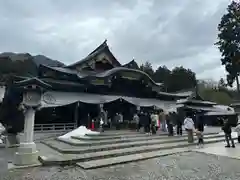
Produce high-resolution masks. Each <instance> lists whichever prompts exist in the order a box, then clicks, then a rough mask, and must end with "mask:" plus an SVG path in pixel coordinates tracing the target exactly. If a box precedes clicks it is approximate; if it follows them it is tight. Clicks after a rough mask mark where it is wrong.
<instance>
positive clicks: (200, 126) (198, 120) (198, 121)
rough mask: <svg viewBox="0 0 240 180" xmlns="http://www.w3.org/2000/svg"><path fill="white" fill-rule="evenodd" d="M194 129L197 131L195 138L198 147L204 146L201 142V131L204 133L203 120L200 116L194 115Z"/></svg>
mask: <svg viewBox="0 0 240 180" xmlns="http://www.w3.org/2000/svg"><path fill="white" fill-rule="evenodd" d="M196 129H197V132H196V134H197V137H198V145H199V146H202V145H203V144H204V141H203V131H204V118H203V116H202V115H201V114H197V115H196Z"/></svg>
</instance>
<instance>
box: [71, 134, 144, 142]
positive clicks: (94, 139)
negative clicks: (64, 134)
mask: <svg viewBox="0 0 240 180" xmlns="http://www.w3.org/2000/svg"><path fill="white" fill-rule="evenodd" d="M146 136H148V135H147V134H142V133H133V134H126V135H124V134H121V135H118V134H117V135H116V134H113V135H112V136H110V135H109V136H88V135H87V136H86V135H85V136H72V137H73V138H75V139H80V140H91V141H101V140H112V139H122V138H132V137H146Z"/></svg>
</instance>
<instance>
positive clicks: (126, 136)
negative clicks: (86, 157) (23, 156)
mask: <svg viewBox="0 0 240 180" xmlns="http://www.w3.org/2000/svg"><path fill="white" fill-rule="evenodd" d="M184 134H186V133H184ZM207 134H216V133H207ZM148 136H149V135H147V134H146V133H138V132H135V133H131V134H114V133H113V134H112V136H110V135H109V136H97V135H94V136H88V135H87V136H86V135H85V136H72V137H73V138H75V139H79V140H91V141H103V140H112V139H115V140H117V139H118V140H120V139H123V138H124V139H129V138H134V137H136V138H140V137H148ZM156 136H167V133H163V132H158V134H156Z"/></svg>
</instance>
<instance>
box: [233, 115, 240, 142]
mask: <svg viewBox="0 0 240 180" xmlns="http://www.w3.org/2000/svg"><path fill="white" fill-rule="evenodd" d="M234 131H235V132H237V136H238V143H240V119H238V124H237V126H236V127H235V129H234Z"/></svg>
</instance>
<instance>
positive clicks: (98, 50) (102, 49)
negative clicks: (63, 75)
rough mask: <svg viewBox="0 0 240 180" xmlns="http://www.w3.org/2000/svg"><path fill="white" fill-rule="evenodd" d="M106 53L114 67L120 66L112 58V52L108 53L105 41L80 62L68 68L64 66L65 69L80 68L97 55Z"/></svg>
mask: <svg viewBox="0 0 240 180" xmlns="http://www.w3.org/2000/svg"><path fill="white" fill-rule="evenodd" d="M103 52H106V53H107V54H108V55H109V56H110V57H111V58H112V59H113V61H114V63H115V64H116V66H121V64H120V62H119V61H118V60H117V59H116V58H115V57H114V55H113V54H112V52H111V51H110V49H109V47H108V45H107V40H105V41H104V42H103V43H102V44H100V45H99V46H98V47H97V48H96V49H94V50H93V51H92V52H91V53H90V54H89V55H88V56H87V57H85V58H83V59H82V60H80V61H77V62H75V63H73V64H70V65H68V66H66V68H73V67H75V66H81V65H82V64H84V63H86V62H88V61H90V60H92V59H93V58H94V57H96V56H97V55H99V54H101V53H103Z"/></svg>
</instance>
